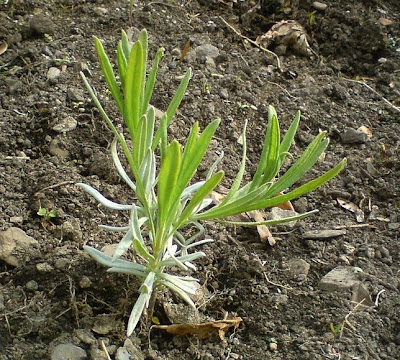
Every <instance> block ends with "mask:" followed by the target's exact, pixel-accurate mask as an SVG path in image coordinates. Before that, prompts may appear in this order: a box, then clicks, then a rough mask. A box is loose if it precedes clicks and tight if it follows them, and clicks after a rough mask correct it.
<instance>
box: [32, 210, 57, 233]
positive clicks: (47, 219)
mask: <svg viewBox="0 0 400 360" xmlns="http://www.w3.org/2000/svg"><path fill="white" fill-rule="evenodd" d="M36 214H37V215H39V216H41V217H42V221H41V224H42V226H43V227H44V228H45V229H46V228H47V225H49V224H50V225H51V226H54V224H53V222H52V219H54V218H56V217H57V216H58V214H57V211H56V210H53V209H51V210H49V209H47V208H44V207H40V208H39V210H38V212H37V213H36Z"/></svg>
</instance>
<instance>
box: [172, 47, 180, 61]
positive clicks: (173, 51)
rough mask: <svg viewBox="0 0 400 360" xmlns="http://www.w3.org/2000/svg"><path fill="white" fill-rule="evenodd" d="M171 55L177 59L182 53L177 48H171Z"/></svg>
mask: <svg viewBox="0 0 400 360" xmlns="http://www.w3.org/2000/svg"><path fill="white" fill-rule="evenodd" d="M171 55H172V56H173V57H175V58H177V59H179V58H180V57H181V55H182V53H181V50H180V49H178V48H174V49H172V50H171Z"/></svg>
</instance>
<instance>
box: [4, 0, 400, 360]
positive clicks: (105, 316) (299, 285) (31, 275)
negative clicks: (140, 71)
mask: <svg viewBox="0 0 400 360" xmlns="http://www.w3.org/2000/svg"><path fill="white" fill-rule="evenodd" d="M282 3H284V5H282ZM324 4H325V5H327V7H326V9H325V10H316V9H315V7H314V6H315V5H314V6H313V5H312V1H297V2H296V1H284V2H280V1H260V2H259V4H258V6H256V7H254V6H255V5H256V2H253V1H236V2H233V3H232V2H230V1H229V0H225V1H222V0H221V1H217V0H214V1H202V0H186V1H184V0H182V1H173V0H170V1H152V2H145V1H137V2H134V6H133V11H132V14H131V15H130V11H129V1H126V0H124V1H122V0H119V1H114V0H111V1H105V0H97V1H95V0H57V1H51V0H41V1H39V0H8V1H1V2H0V7H1V12H0V40H4V41H6V42H7V44H8V49H7V51H5V52H4V53H3V54H2V55H0V127H1V132H0V169H1V171H0V196H1V203H0V210H1V211H0V214H1V215H0V230H1V231H5V230H7V229H9V228H11V227H14V228H19V229H21V230H23V231H24V232H25V233H26V235H28V236H30V237H31V238H33V239H34V240H36V241H34V240H32V239H31V241H32V243H31V245H29V246H28V247H27V248H26V249H25V250H24V253H23V254H22V255H21V254H19V257H18V258H17V260H18V263H17V264H14V265H17V266H13V265H12V264H10V263H9V262H6V261H5V258H3V260H0V359H1V360H3V359H4V360H5V359H7V360H13V359H26V360H28V359H46V358H50V357H51V358H52V359H64V357H60V356H59V355H57V352H56V351H55V350H54V349H55V348H56V346H57V345H59V344H74V345H76V346H77V347H78V348H79V349H80V350H84V351H85V352H86V354H87V358H90V359H103V358H104V359H106V355H105V354H106V352H105V351H103V349H102V343H104V344H105V346H106V347H107V352H108V353H109V356H110V357H111V358H112V359H129V358H131V359H287V360H290V359H342V360H344V359H391V360H394V359H400V296H399V292H400V272H399V270H400V262H399V260H400V254H399V250H400V242H399V240H400V239H399V231H400V153H399V147H400V109H399V107H400V3H399V2H398V1H397V0H354V1H351V2H342V1H333V0H326V1H324ZM322 5H323V4H322ZM320 6H321V4H319V5H318V4H317V7H320ZM224 20H225V21H226V22H227V23H229V24H230V25H231V26H233V27H234V28H235V29H236V30H237V32H240V33H241V34H242V35H243V36H245V37H248V38H249V39H250V40H255V39H256V38H257V37H258V36H260V35H262V34H264V33H266V32H267V31H268V30H269V29H270V28H271V26H272V25H274V24H276V23H278V22H279V21H281V20H296V21H297V22H298V23H299V24H301V25H302V26H303V28H304V29H305V31H306V32H307V35H308V43H309V44H310V46H311V48H312V49H313V53H312V55H311V56H300V55H298V54H296V53H294V52H293V49H290V48H288V49H286V50H285V49H282V47H280V46H279V44H278V43H277V41H278V40H276V43H272V44H268V45H270V46H269V50H270V51H276V53H279V60H280V68H278V63H277V59H276V57H275V56H274V55H273V54H271V53H269V52H266V51H265V50H263V49H261V48H259V47H257V46H255V45H254V44H252V43H251V41H249V40H246V39H245V38H243V37H241V36H239V34H238V33H236V32H235V31H234V30H233V29H232V28H231V27H229V26H228V25H227V24H226V23H225V22H224ZM132 26H134V28H135V29H142V28H146V29H147V30H148V32H149V42H150V45H149V48H150V58H152V57H153V56H154V54H155V51H156V50H157V49H158V47H160V46H163V47H164V48H165V57H164V59H163V61H162V63H161V65H160V70H159V73H158V83H157V86H156V90H155V95H154V97H153V99H152V104H153V105H154V106H156V107H157V108H158V109H160V110H165V109H166V107H167V106H168V103H169V101H170V99H171V97H172V96H173V94H174V91H175V89H176V87H177V85H178V83H179V82H178V80H179V77H180V76H181V75H182V74H183V73H184V72H185V71H186V69H187V68H188V67H189V66H190V67H191V68H192V70H193V78H192V80H191V82H190V85H189V88H188V91H187V94H186V97H185V99H184V101H183V103H182V105H181V106H180V109H179V113H178V114H177V116H176V119H175V120H174V123H173V124H172V127H171V133H170V135H171V137H172V136H174V137H176V138H177V139H178V140H180V141H182V140H183V139H184V137H185V136H186V135H187V133H188V129H189V126H190V124H192V123H193V122H194V121H197V120H198V121H200V124H201V126H202V128H204V126H205V125H206V124H208V123H209V122H210V121H211V120H213V119H215V118H217V117H219V118H221V119H222V121H221V126H220V128H219V130H218V133H217V136H216V138H215V141H213V152H210V155H209V157H208V159H207V161H208V162H209V161H211V159H213V158H214V157H215V151H216V150H218V151H221V150H224V151H225V158H224V161H223V162H222V163H221V164H220V167H221V168H223V169H224V170H225V171H226V177H225V180H224V185H225V186H227V185H228V184H229V183H230V182H231V181H232V179H233V178H234V176H235V172H236V170H237V168H238V164H239V162H240V155H241V145H240V144H238V138H239V134H240V132H241V130H242V128H243V125H244V122H245V120H246V119H247V120H248V121H249V126H248V132H247V137H248V162H249V163H248V165H249V166H248V168H247V169H248V175H250V174H251V172H252V170H253V171H254V166H255V165H256V164H257V161H258V159H259V154H260V151H261V146H262V141H263V135H264V132H265V127H266V118H267V110H268V105H273V106H275V107H276V110H277V113H278V117H279V119H280V124H281V127H282V128H283V129H287V127H288V126H289V124H290V122H291V120H292V119H293V117H294V115H295V113H296V111H298V110H300V111H301V113H302V121H301V123H300V129H299V132H298V134H297V135H296V138H295V144H294V146H293V148H292V152H293V154H294V156H295V157H296V156H298V154H300V153H301V151H303V150H304V148H305V147H306V145H307V144H308V143H309V142H310V139H311V138H312V136H314V135H316V134H318V132H319V131H320V130H324V131H327V132H328V134H329V137H330V145H329V147H328V149H327V151H326V154H325V159H324V160H323V161H322V160H321V161H320V162H319V163H318V164H317V165H316V166H315V168H314V169H313V170H312V171H311V172H310V174H307V175H306V178H307V179H311V177H313V176H316V175H317V174H321V173H322V172H323V171H326V170H328V169H329V168H330V167H331V166H332V165H333V164H336V163H337V162H339V161H340V160H341V159H342V158H343V157H346V158H347V159H348V165H347V167H346V168H345V170H344V171H343V172H341V173H340V174H339V176H337V177H336V178H335V179H334V180H332V181H331V182H329V183H328V184H327V185H325V186H323V187H322V188H320V189H317V190H316V191H315V192H313V193H312V194H309V195H307V196H305V197H304V198H302V199H299V200H296V201H294V202H293V205H294V208H295V209H296V211H298V212H303V211H308V210H311V209H314V208H318V209H319V210H320V211H319V213H317V214H316V215H313V216H312V217H309V218H307V219H305V220H302V221H300V222H299V223H297V224H296V225H295V226H294V228H293V229H287V228H280V227H279V228H271V229H270V230H271V231H272V233H273V235H274V237H275V239H276V240H277V243H276V244H275V246H270V245H269V244H265V243H261V242H260V239H259V236H258V234H257V231H256V230H254V229H250V228H239V227H233V226H222V225H215V224H206V231H207V237H208V236H209V237H212V238H213V239H214V240H215V241H214V243H210V244H207V245H205V246H204V248H203V251H205V252H206V254H207V256H206V257H205V258H202V259H200V260H198V261H197V263H196V264H197V266H198V272H197V273H196V274H195V276H198V278H199V279H200V280H201V284H203V285H204V290H205V293H206V300H204V301H203V302H202V303H200V304H198V305H199V310H200V313H201V316H202V319H203V321H214V320H215V321H216V320H222V319H223V318H224V316H225V314H227V316H228V318H233V317H241V318H242V319H243V321H242V323H241V324H240V326H239V327H238V328H237V329H236V330H235V331H233V330H232V329H231V330H229V331H228V332H227V334H226V338H225V340H224V341H221V340H220V339H219V337H218V336H217V335H213V334H211V335H210V336H209V337H207V338H206V339H197V338H196V337H193V336H187V337H178V336H173V335H169V334H166V333H164V332H160V331H157V330H154V329H153V330H152V331H151V332H148V331H146V329H145V328H144V326H143V324H142V325H141V326H139V327H138V328H137V330H136V331H135V332H134V335H132V336H131V338H130V340H131V343H129V342H128V343H127V342H125V340H126V332H125V328H126V323H127V319H128V316H129V313H130V310H131V308H132V305H133V303H134V301H135V299H136V297H137V296H138V290H137V289H138V287H137V286H138V283H137V282H136V280H135V279H133V278H132V277H128V276H125V275H116V274H109V273H106V269H105V268H104V267H102V266H100V265H98V264H96V263H95V262H94V261H93V260H92V259H91V258H89V256H88V255H87V254H86V253H85V252H84V251H83V249H82V248H83V245H84V244H89V245H91V246H94V247H96V248H102V247H103V246H104V245H106V244H113V243H116V242H117V241H118V236H117V235H116V234H113V233H109V232H105V231H100V229H99V228H98V225H99V224H116V223H117V224H118V223H120V224H123V223H124V222H126V220H127V218H126V217H124V216H121V215H120V214H119V213H118V214H116V213H115V212H112V211H107V210H105V209H104V208H101V207H98V205H97V203H96V202H95V201H94V200H93V199H92V198H90V197H89V196H87V195H86V194H85V193H83V191H82V190H81V189H80V188H78V187H77V186H75V183H78V182H84V183H87V184H90V185H92V186H93V187H95V188H97V189H99V191H101V192H102V193H103V195H104V196H106V197H108V198H109V199H112V200H114V201H117V202H122V203H129V202H130V201H133V196H132V194H131V193H130V192H129V189H128V188H127V186H126V185H125V184H124V182H123V181H121V180H120V179H119V177H118V176H117V174H116V171H115V170H114V168H113V164H112V160H111V156H110V151H109V149H110V143H111V140H112V136H111V133H110V131H109V130H108V129H107V127H106V126H105V124H104V123H103V121H102V119H101V117H100V115H99V113H98V111H97V110H96V109H95V107H94V106H93V104H92V103H91V101H90V99H89V96H88V94H87V92H86V90H85V88H84V85H83V83H82V81H81V79H80V76H79V71H80V70H85V71H86V72H87V74H88V76H89V81H90V83H91V84H92V85H93V86H94V87H95V88H96V90H97V92H98V93H99V94H100V97H101V99H102V102H103V103H104V104H105V106H106V109H107V111H109V112H110V113H111V114H113V117H114V118H115V121H117V122H118V121H120V119H119V118H118V117H117V112H116V111H115V108H114V107H113V106H114V105H113V104H112V101H111V98H110V96H109V95H108V94H107V92H105V83H104V81H103V77H102V75H101V72H100V69H99V64H98V61H97V58H96V54H95V51H94V46H93V40H92V37H93V36H97V37H99V38H100V39H102V41H103V42H104V46H105V48H106V50H107V51H108V53H109V54H112V52H113V49H115V47H116V45H117V42H118V40H119V37H120V32H121V29H125V30H126V29H128V28H131V27H132ZM188 40H190V49H189V53H188V54H187V56H186V57H185V58H184V59H183V61H179V53H180V51H182V49H183V48H184V45H185V44H186V43H187V42H188ZM205 44H211V45H213V46H215V47H216V48H218V50H219V54H218V56H215V57H214V58H212V59H211V58H209V57H208V58H205V59H204V58H202V57H196V56H193V54H194V52H195V49H196V48H197V47H198V46H200V45H205ZM51 67H53V68H57V69H58V70H61V72H60V73H59V74H56V76H54V77H53V76H52V75H51V74H48V71H49V69H50V68H51ZM52 71H56V72H57V70H54V69H53V70H52ZM71 117H72V118H73V119H75V120H76V122H77V126H76V128H75V129H73V130H71V131H69V130H70V129H68V131H64V132H57V131H56V130H54V126H55V125H57V124H59V123H60V122H61V121H62V120H63V119H65V118H68V119H69V123H70V122H71ZM72 123H73V121H72ZM361 126H365V127H367V128H368V129H369V130H370V131H371V134H370V135H369V136H361V137H358V138H357V139H356V140H357V141H358V142H357V141H356V142H351V141H350V142H348V141H347V140H346V137H343V136H342V135H343V134H344V133H345V132H346V131H348V129H358V128H359V127H361ZM56 129H57V127H56ZM356 135H357V134H356ZM358 135H359V134H358ZM207 161H206V163H205V164H204V165H202V167H201V169H199V173H200V175H203V174H204V172H205V170H207V167H208V162H207ZM338 198H343V199H345V200H347V201H348V202H351V203H353V204H356V205H357V206H359V207H360V208H361V210H362V211H363V212H364V215H365V219H364V221H363V220H362V219H359V220H361V221H360V222H357V219H356V216H355V214H354V213H352V212H351V211H349V210H347V209H345V208H343V207H342V206H340V204H339V203H338V200H337V199H338ZM40 207H42V208H46V209H48V210H49V211H50V210H55V211H56V212H57V217H54V218H50V217H49V218H46V217H40V216H38V215H37V212H38V210H39V208H40ZM338 228H340V229H344V230H346V232H345V234H343V235H341V236H339V237H336V238H328V239H313V240H310V239H305V237H304V233H305V232H306V231H309V230H334V229H338ZM32 244H33V245H32ZM298 259H301V260H304V261H305V262H306V263H307V264H308V265H310V268H309V271H308V272H307V271H305V272H304V273H301V274H297V273H296V271H294V272H293V269H292V270H291V269H290V264H293V261H294V260H296V261H297V262H296V261H295V263H299V262H298ZM300 264H304V262H300ZM338 266H346V267H348V268H350V269H353V270H357V271H359V272H360V279H361V280H362V284H363V289H364V291H367V293H368V296H367V299H368V298H370V300H368V301H367V302H368V303H369V304H366V303H367V302H366V303H365V304H360V303H359V302H357V301H355V300H354V298H352V291H351V290H350V289H347V290H346V289H343V288H340V289H338V290H337V291H327V290H324V289H322V288H321V287H320V280H321V279H322V278H323V277H324V276H325V275H326V274H327V273H329V272H330V271H331V270H333V269H335V268H337V267H338ZM305 267H306V268H307V266H305ZM300 275H301V276H300ZM172 304H180V300H179V299H176V298H175V297H173V296H172V295H171V294H170V293H168V292H165V293H163V294H160V296H159V297H158V301H157V304H156V309H155V316H156V317H157V318H158V319H159V320H160V322H161V323H163V324H168V323H169V322H170V321H171V318H168V316H167V310H166V309H167V308H168V306H169V308H173V306H172ZM167 305H168V306H167ZM366 305H368V306H366ZM180 306H183V305H180ZM180 309H181V308H180ZM179 311H182V312H183V310H179ZM102 320H103V322H104V320H106V321H105V323H106V325H107V324H108V325H109V326H103V327H101V326H100V325H99V323H101V322H102ZM341 325H342V326H341ZM124 342H125V348H124V349H125V350H127V351H128V352H129V353H130V354H131V355H126V354H125V357H123V355H121V354H122V350H121V347H123V344H124ZM128 345H129V346H128ZM75 349H76V348H75ZM135 349H136V353H135V354H136V355H135V354H134V350H135ZM71 358H73V359H81V358H82V359H83V358H85V357H79V356H76V355H75V357H72V356H71Z"/></svg>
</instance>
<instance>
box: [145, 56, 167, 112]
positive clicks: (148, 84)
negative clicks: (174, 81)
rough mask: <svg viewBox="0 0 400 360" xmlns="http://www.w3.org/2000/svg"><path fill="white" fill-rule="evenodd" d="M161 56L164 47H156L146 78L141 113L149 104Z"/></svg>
mask: <svg viewBox="0 0 400 360" xmlns="http://www.w3.org/2000/svg"><path fill="white" fill-rule="evenodd" d="M163 56H164V48H160V49H158V51H157V53H156V57H155V58H154V62H153V66H152V68H151V70H150V73H149V76H148V78H147V82H146V89H145V93H144V99H143V106H142V113H144V112H145V111H146V110H147V108H148V107H149V105H150V100H151V96H152V95H153V90H154V84H155V82H156V76H157V71H158V66H159V63H160V61H161V59H162V57H163Z"/></svg>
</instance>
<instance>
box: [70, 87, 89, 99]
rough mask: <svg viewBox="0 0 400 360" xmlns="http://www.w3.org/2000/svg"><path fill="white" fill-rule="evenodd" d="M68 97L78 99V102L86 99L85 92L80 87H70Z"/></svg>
mask: <svg viewBox="0 0 400 360" xmlns="http://www.w3.org/2000/svg"><path fill="white" fill-rule="evenodd" d="M67 99H68V100H69V101H77V102H83V101H85V98H84V96H83V92H82V91H81V90H80V89H76V88H69V89H68V90H67Z"/></svg>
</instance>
